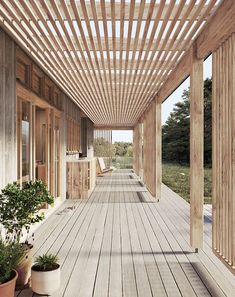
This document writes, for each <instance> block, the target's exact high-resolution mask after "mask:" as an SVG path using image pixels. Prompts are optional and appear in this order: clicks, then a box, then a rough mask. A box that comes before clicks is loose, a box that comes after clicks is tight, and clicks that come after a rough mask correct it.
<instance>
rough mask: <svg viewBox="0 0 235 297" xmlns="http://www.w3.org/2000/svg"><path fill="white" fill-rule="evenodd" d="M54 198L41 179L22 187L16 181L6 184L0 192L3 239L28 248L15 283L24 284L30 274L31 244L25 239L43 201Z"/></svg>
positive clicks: (39, 211) (39, 218)
mask: <svg viewBox="0 0 235 297" xmlns="http://www.w3.org/2000/svg"><path fill="white" fill-rule="evenodd" d="M53 202H54V198H53V197H52V196H51V195H50V193H49V192H48V190H47V187H46V184H45V183H44V182H43V181H41V180H36V181H34V182H33V181H29V182H26V183H24V184H23V186H22V187H20V186H19V185H18V184H16V183H12V184H8V185H7V186H6V187H5V188H4V189H3V190H2V193H1V194H0V224H1V225H2V226H3V228H4V231H5V234H6V241H8V242H16V243H21V245H22V246H23V247H24V249H26V250H27V253H26V255H25V257H24V258H23V259H22V261H21V263H19V266H18V267H17V268H16V270H17V272H18V274H19V277H18V280H17V285H18V286H24V285H26V284H27V283H28V279H29V276H30V268H31V266H32V255H31V249H32V247H33V246H32V244H30V243H29V241H28V235H29V231H30V227H31V226H32V225H33V224H35V223H37V222H40V221H42V220H43V219H44V213H43V212H42V211H41V206H42V204H43V203H47V204H52V203H53ZM25 234H26V236H24V235H25ZM24 238H26V239H24Z"/></svg>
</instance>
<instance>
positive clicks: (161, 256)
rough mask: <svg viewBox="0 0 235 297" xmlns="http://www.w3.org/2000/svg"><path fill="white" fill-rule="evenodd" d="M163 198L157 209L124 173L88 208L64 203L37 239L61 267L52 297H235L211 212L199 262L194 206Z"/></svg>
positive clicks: (38, 248) (25, 295)
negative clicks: (193, 241) (192, 237)
mask: <svg viewBox="0 0 235 297" xmlns="http://www.w3.org/2000/svg"><path fill="white" fill-rule="evenodd" d="M162 196H163V197H162V199H161V200H160V202H159V203H157V202H155V201H154V200H153V199H152V198H151V197H150V195H149V193H148V192H147V191H146V189H145V187H143V186H142V184H141V183H139V181H138V179H137V178H136V176H135V175H134V174H133V173H131V171H128V170H126V171H121V170H119V171H115V172H114V173H113V174H112V175H111V176H107V177H101V178H99V179H98V182H97V186H96V188H95V191H94V192H93V194H92V195H91V197H90V198H89V200H86V201H85V200H76V201H75V200H68V201H66V202H65V203H64V204H63V205H62V206H61V207H60V209H58V210H57V211H56V212H55V213H54V214H53V215H52V216H51V217H49V218H48V220H47V221H45V223H44V224H43V225H42V226H41V227H40V228H39V229H38V230H37V232H36V234H35V235H36V239H35V250H34V252H35V255H39V254H42V253H46V252H52V253H56V254H58V257H59V259H60V263H61V266H62V279H61V288H60V290H59V291H58V292H57V293H56V294H54V295H53V297H60V296H65V297H90V296H95V297H98V296H100V297H101V296H102V297H106V296H107V297H108V296H109V297H121V296H132V297H135V296H138V297H153V296H157V297H160V296H185V297H192V296H203V297H205V296H231V297H232V296H235V277H234V276H233V275H232V274H231V273H230V272H229V271H228V270H227V268H226V267H225V266H224V265H223V264H222V263H221V262H220V261H219V259H217V257H216V256H215V255H214V254H213V253H212V250H211V207H210V206H205V209H204V212H205V228H204V229H205V236H204V249H203V250H202V251H200V252H199V253H198V254H195V253H194V252H193V251H192V250H191V248H190V246H189V205H188V203H187V202H185V201H184V200H183V199H182V198H180V197H179V196H178V195H176V194H175V193H174V192H172V191H171V190H170V189H169V188H167V187H166V186H164V185H163V186H162ZM16 296H19V297H29V296H33V293H32V292H31V290H30V289H25V290H23V291H21V292H16ZM34 296H36V295H34Z"/></svg>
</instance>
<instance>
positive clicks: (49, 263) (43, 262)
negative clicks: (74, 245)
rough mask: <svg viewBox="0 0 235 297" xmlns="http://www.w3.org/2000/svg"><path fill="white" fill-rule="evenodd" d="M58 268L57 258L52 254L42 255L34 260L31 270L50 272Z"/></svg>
mask: <svg viewBox="0 0 235 297" xmlns="http://www.w3.org/2000/svg"><path fill="white" fill-rule="evenodd" d="M58 267H59V264H58V258H57V256H56V255H53V254H44V255H42V256H38V257H37V258H36V259H35V263H34V265H33V269H34V270H36V271H51V270H55V269H57V268H58Z"/></svg>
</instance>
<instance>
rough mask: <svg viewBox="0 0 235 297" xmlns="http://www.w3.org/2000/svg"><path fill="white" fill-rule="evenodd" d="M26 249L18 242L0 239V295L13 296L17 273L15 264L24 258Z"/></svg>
mask: <svg viewBox="0 0 235 297" xmlns="http://www.w3.org/2000/svg"><path fill="white" fill-rule="evenodd" d="M25 253H26V250H25V249H24V248H23V246H22V245H21V244H19V243H15V242H11V243H9V242H4V241H3V240H2V239H0V296H4V297H13V296H14V292H15V284H16V279H17V277H18V273H17V271H16V270H15V268H16V266H17V265H18V264H19V263H20V261H21V260H22V259H23V258H24V256H25Z"/></svg>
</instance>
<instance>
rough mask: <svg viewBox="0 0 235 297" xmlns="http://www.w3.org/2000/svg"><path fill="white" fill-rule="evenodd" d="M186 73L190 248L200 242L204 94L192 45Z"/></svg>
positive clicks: (199, 68)
mask: <svg viewBox="0 0 235 297" xmlns="http://www.w3.org/2000/svg"><path fill="white" fill-rule="evenodd" d="M192 50H193V53H192V62H191V67H192V68H191V75H190V243H191V246H192V247H194V248H201V247H202V244H203V237H202V236H203V202H204V169H203V157H204V145H203V143H204V95H203V60H199V59H197V57H196V52H195V49H192Z"/></svg>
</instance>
